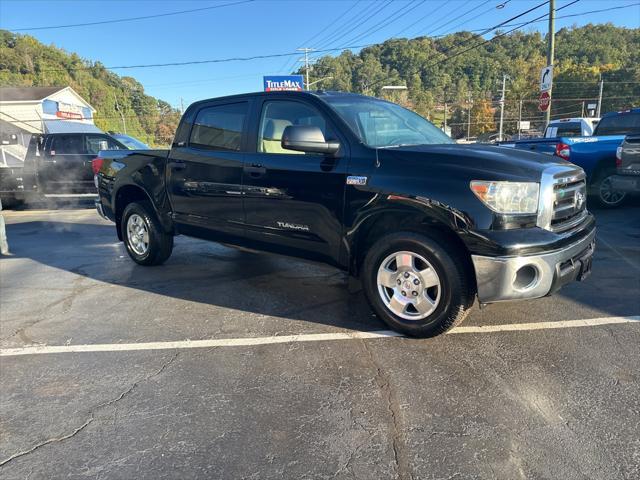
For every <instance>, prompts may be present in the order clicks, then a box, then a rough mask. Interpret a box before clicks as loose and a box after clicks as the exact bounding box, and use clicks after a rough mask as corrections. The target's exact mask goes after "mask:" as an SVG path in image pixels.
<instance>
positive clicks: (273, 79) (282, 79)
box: [263, 75, 304, 92]
mask: <svg viewBox="0 0 640 480" xmlns="http://www.w3.org/2000/svg"><path fill="white" fill-rule="evenodd" d="M263 80H264V91H265V92H284V91H293V92H301V91H302V90H304V80H303V78H302V75H281V76H270V77H263Z"/></svg>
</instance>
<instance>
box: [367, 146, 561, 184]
mask: <svg viewBox="0 0 640 480" xmlns="http://www.w3.org/2000/svg"><path fill="white" fill-rule="evenodd" d="M378 160H379V163H380V167H381V168H382V169H384V170H386V171H387V172H389V173H391V171H404V172H405V173H404V174H405V175H406V174H407V173H406V172H407V171H410V172H411V173H410V174H411V175H420V174H422V175H426V176H428V175H429V171H430V170H432V169H438V170H439V171H441V172H446V171H450V172H451V174H452V175H456V176H464V177H468V178H472V179H476V180H503V181H529V182H531V181H534V182H535V181H539V180H540V176H541V174H542V171H543V170H544V169H546V168H548V167H551V166H556V165H565V166H571V165H572V164H571V163H569V162H566V161H564V160H562V159H561V158H558V157H555V156H550V155H543V154H539V153H533V152H527V151H523V150H518V149H515V148H509V147H500V146H493V145H473V144H472V145H459V144H442V145H410V146H401V147H391V148H379V149H378Z"/></svg>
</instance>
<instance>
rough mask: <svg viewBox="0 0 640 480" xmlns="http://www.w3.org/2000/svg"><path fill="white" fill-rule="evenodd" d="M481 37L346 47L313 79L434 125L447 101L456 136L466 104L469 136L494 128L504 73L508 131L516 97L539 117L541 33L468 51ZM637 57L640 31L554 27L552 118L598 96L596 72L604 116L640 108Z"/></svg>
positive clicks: (530, 115)
mask: <svg viewBox="0 0 640 480" xmlns="http://www.w3.org/2000/svg"><path fill="white" fill-rule="evenodd" d="M498 34H499V32H498ZM483 41H484V39H483V38H481V37H478V36H477V35H474V34H471V33H469V32H458V33H455V34H452V35H447V36H445V37H442V38H437V39H436V38H428V37H420V38H415V39H411V40H407V39H392V40H388V41H386V42H384V43H382V44H378V45H374V46H370V47H367V48H365V49H363V50H361V51H360V52H359V53H358V54H354V53H352V52H349V51H346V52H343V53H342V54H341V55H339V56H337V57H330V56H324V57H321V58H319V59H318V60H317V62H316V64H315V66H314V68H313V78H312V79H311V80H312V81H313V80H314V79H319V78H323V77H329V76H331V77H333V78H331V79H328V80H325V81H323V82H322V83H321V85H322V88H324V89H327V90H347V91H353V92H362V93H366V94H369V95H376V96H387V97H389V98H391V99H393V100H395V101H399V102H401V103H405V104H406V105H407V106H409V107H410V108H413V109H415V110H416V111H418V112H419V113H421V114H422V115H425V116H428V117H430V118H431V119H433V120H435V121H436V122H437V123H438V124H440V122H441V121H442V117H443V114H444V103H445V100H446V102H447V108H448V116H449V120H448V123H449V124H450V125H451V126H452V127H453V130H454V132H453V133H454V136H461V135H462V134H463V132H462V131H463V130H464V133H466V122H467V121H468V120H467V119H468V111H467V109H468V108H469V107H470V106H472V112H471V116H472V121H471V123H472V125H471V127H472V128H471V133H472V135H477V134H479V133H482V132H486V131H495V129H496V125H495V116H496V115H497V113H496V112H495V107H496V106H497V105H498V103H497V100H498V99H499V96H500V89H501V87H502V76H503V74H506V75H508V76H509V80H508V81H507V93H506V97H505V98H506V111H505V118H506V119H507V120H508V121H507V122H506V124H505V127H506V130H507V132H513V131H514V130H515V129H516V120H517V119H518V116H519V108H520V100H522V108H523V112H522V118H523V119H524V120H532V121H534V122H536V121H540V120H541V119H542V115H541V114H540V113H539V112H538V101H537V98H538V94H539V86H538V81H539V75H540V69H541V68H542V67H543V66H545V64H546V38H545V37H544V36H543V35H541V34H540V33H538V32H534V33H522V32H514V33H512V34H509V35H505V36H503V37H499V38H496V39H495V40H493V41H491V42H487V43H485V44H484V45H479V46H478V47H477V48H471V47H474V46H475V45H478V44H481V43H482V42H483ZM465 50H468V51H466V52H464V51H465ZM463 52H464V53H463ZM639 60H640V29H626V28H619V27H615V26H613V25H611V24H600V25H587V26H584V27H580V28H570V29H566V28H565V29H561V30H559V31H558V32H557V33H556V61H555V78H554V92H553V99H554V100H553V104H552V113H553V114H554V115H553V116H554V117H564V116H572V115H573V116H580V115H581V110H582V105H583V102H589V100H595V99H596V98H597V96H598V93H599V80H600V75H602V78H603V80H604V92H603V98H604V100H603V105H602V112H603V113H604V112H607V111H611V110H618V109H621V108H626V107H630V106H640V63H639ZM299 73H302V70H300V72H299ZM384 85H406V86H407V87H408V91H407V92H384V91H383V90H382V87H383V86H384ZM469 98H471V99H472V103H470V102H469ZM589 103H591V102H589Z"/></svg>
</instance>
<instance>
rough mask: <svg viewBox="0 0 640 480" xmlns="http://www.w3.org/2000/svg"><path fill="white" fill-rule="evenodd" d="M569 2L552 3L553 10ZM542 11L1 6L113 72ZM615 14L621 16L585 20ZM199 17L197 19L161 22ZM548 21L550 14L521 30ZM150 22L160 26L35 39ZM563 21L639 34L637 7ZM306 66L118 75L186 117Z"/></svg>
mask: <svg viewBox="0 0 640 480" xmlns="http://www.w3.org/2000/svg"><path fill="white" fill-rule="evenodd" d="M572 1H573V0H556V9H560V8H561V7H563V6H565V5H568V4H569V3H571V2H572ZM540 3H542V0H537V1H530V0H198V1H177V0H130V1H125V0H108V1H107V0H103V1H93V0H61V1H43V0H0V28H3V29H7V30H11V31H15V32H17V33H23V34H29V35H32V36H34V37H35V38H37V39H38V40H39V41H41V42H43V43H45V44H53V45H55V46H57V47H60V48H63V49H64V50H67V51H68V52H75V53H77V54H78V55H80V56H81V57H83V58H85V59H88V60H92V61H100V62H102V63H103V64H104V65H106V66H107V67H116V66H130V65H141V64H158V63H175V62H185V61H193V60H212V59H228V58H232V57H253V56H260V55H271V54H292V53H296V49H297V48H301V47H309V48H315V49H331V48H340V47H345V46H361V45H367V44H371V43H377V42H381V41H384V40H386V39H388V38H390V37H405V38H406V37H409V38H412V37H416V36H421V35H425V34H427V35H430V36H434V35H435V36H437V35H442V34H447V33H452V32H454V31H459V30H480V29H483V28H487V27H491V26H494V25H497V24H498V23H500V22H502V21H504V20H507V19H509V18H511V17H513V16H515V15H518V14H520V13H522V12H524V11H526V10H528V9H529V8H533V7H535V6H536V5H539V4H540ZM230 4H233V5H230ZM211 7H216V8H211ZM497 7H501V8H497ZM613 7H625V8H621V9H617V10H610V11H607V12H599V13H592V14H583V13H584V12H589V11H592V10H602V9H611V8H613ZM193 9H200V10H199V11H196V12H187V13H182V14H177V15H167V16H157V15H162V14H166V13H172V12H178V11H184V10H193ZM547 12H548V6H547V5H545V6H542V7H540V8H538V9H536V10H534V11H532V12H531V13H529V14H528V15H526V16H523V17H521V18H519V19H518V20H516V21H515V22H522V21H528V20H532V19H534V18H536V17H538V16H540V15H543V14H544V13H547ZM576 14H578V16H573V17H570V18H560V17H562V16H564V15H576ZM152 15H156V17H154V18H146V19H139V20H131V21H125V22H118V23H108V24H99V25H88V26H75V27H68V28H46V29H42V28H40V29H35V28H36V27H50V26H58V27H59V26H60V25H69V24H78V23H91V22H103V21H109V20H117V19H130V18H132V17H144V16H152ZM557 16H558V20H557V21H556V29H560V28H562V27H569V26H572V25H578V26H579V25H584V24H587V23H604V22H611V23H613V24H614V25H617V26H624V27H627V28H640V0H624V1H622V0H606V1H603V0H579V1H578V2H577V3H575V4H573V5H569V6H567V7H566V8H564V9H562V10H560V11H558V13H557ZM547 29H548V25H547V20H546V19H544V20H542V21H538V22H536V23H532V24H530V25H528V26H526V27H524V28H523V30H524V31H532V30H539V31H541V32H543V33H545V34H546V32H547ZM490 36H491V35H490V34H489V35H485V37H486V38H490ZM352 50H354V51H357V50H358V48H352ZM328 53H330V54H334V55H335V54H338V53H339V52H338V51H335V52H334V51H332V52H328ZM300 58H301V55H300V54H296V55H289V56H282V57H277V58H268V59H256V60H251V61H232V62H223V63H203V64H196V65H182V66H168V67H153V68H131V69H114V70H113V71H114V72H116V73H118V74H119V75H123V76H124V75H126V76H132V77H134V78H136V79H137V80H138V81H139V82H140V83H142V84H143V85H144V88H145V91H146V92H147V93H148V94H150V95H153V96H155V97H158V98H161V99H163V100H165V101H168V102H169V103H170V104H172V105H173V106H175V107H180V105H181V102H182V103H184V106H185V107H186V106H187V105H188V104H190V103H192V102H194V101H196V100H199V99H203V98H211V97H217V96H221V95H229V94H234V93H242V92H251V91H258V90H261V89H262V76H263V75H279V74H280V75H281V74H289V73H291V72H292V70H293V69H295V68H297V67H296V65H301V63H300V62H299V60H300ZM311 58H313V54H312V55H311ZM312 80H313V78H312Z"/></svg>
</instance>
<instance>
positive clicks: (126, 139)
mask: <svg viewBox="0 0 640 480" xmlns="http://www.w3.org/2000/svg"><path fill="white" fill-rule="evenodd" d="M111 136H112V137H113V138H115V139H116V140H118V141H119V142H120V143H122V144H124V146H125V147H127V148H128V149H129V150H149V145H147V144H146V143H142V142H141V141H140V140H138V139H137V138H133V137H130V136H129V135H124V134H122V133H112V134H111Z"/></svg>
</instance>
